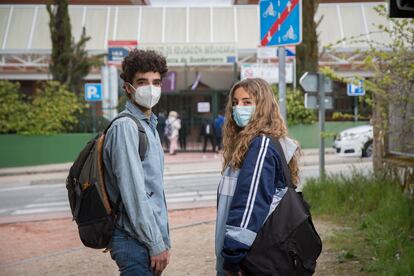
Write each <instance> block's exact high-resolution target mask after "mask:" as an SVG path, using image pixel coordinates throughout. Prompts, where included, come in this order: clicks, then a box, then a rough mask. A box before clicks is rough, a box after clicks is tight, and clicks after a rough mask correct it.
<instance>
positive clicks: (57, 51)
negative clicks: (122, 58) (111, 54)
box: [46, 0, 103, 94]
mask: <svg viewBox="0 0 414 276" xmlns="http://www.w3.org/2000/svg"><path fill="white" fill-rule="evenodd" d="M53 3H54V4H47V6H46V8H47V11H48V13H49V17H50V21H49V29H50V35H51V40H52V60H51V62H50V67H49V70H50V72H51V73H52V76H53V79H54V80H56V81H59V82H60V83H62V84H66V85H67V86H68V88H69V89H70V90H71V91H74V92H76V93H77V94H80V93H81V92H82V80H83V79H84V77H85V76H87V75H88V73H89V71H90V69H91V68H92V67H93V66H99V65H100V64H101V60H100V59H101V58H102V56H103V55H98V56H94V57H88V54H87V52H86V50H85V47H86V43H87V42H88V41H89V40H90V39H91V38H90V37H89V36H86V31H85V28H83V31H82V35H81V38H80V40H79V41H78V42H77V43H75V40H74V38H73V37H72V31H71V25H70V18H69V12H68V1H67V0H54V1H53Z"/></svg>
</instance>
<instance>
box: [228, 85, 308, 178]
mask: <svg viewBox="0 0 414 276" xmlns="http://www.w3.org/2000/svg"><path fill="white" fill-rule="evenodd" d="M240 87H242V88H243V89H244V90H246V92H248V93H249V95H250V97H252V98H253V101H254V102H255V105H256V110H255V112H254V114H253V115H252V118H251V119H250V122H249V123H248V124H247V126H246V127H245V128H240V127H239V126H238V125H237V124H236V122H235V121H234V119H233V116H232V112H233V96H234V92H235V91H236V90H237V89H238V88H240ZM225 116H226V120H225V123H224V127H223V145H224V151H223V157H224V160H223V171H224V169H225V168H226V167H227V166H231V167H232V168H234V169H239V168H240V167H241V166H242V164H243V161H244V158H245V156H246V153H247V150H248V148H249V144H250V142H251V141H252V139H253V138H254V137H256V136H258V135H266V136H269V137H274V138H277V139H279V138H282V137H287V135H288V131H287V127H286V125H285V123H284V121H283V118H282V116H281V114H280V109H279V104H278V103H277V101H276V98H275V96H274V94H273V90H272V88H271V87H270V85H269V84H268V83H267V82H266V81H265V80H263V79H259V78H251V79H245V80H242V81H239V82H237V83H236V84H235V85H234V86H233V87H232V89H231V90H230V94H229V97H228V101H227V105H226V110H225ZM297 144H298V143H297ZM299 155H300V150H297V151H296V152H295V154H294V156H293V157H292V159H291V160H290V162H289V164H288V165H289V169H290V174H291V178H292V182H293V183H292V184H293V185H296V184H297V183H298V182H299V167H298V158H299Z"/></svg>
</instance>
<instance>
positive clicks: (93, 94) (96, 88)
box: [85, 83, 103, 102]
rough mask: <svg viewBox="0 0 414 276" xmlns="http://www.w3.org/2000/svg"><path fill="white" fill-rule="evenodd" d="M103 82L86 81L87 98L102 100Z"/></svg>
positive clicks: (90, 100) (93, 100)
mask: <svg viewBox="0 0 414 276" xmlns="http://www.w3.org/2000/svg"><path fill="white" fill-rule="evenodd" d="M102 98H103V95H102V84H100V83H85V100H86V101H89V102H96V101H102Z"/></svg>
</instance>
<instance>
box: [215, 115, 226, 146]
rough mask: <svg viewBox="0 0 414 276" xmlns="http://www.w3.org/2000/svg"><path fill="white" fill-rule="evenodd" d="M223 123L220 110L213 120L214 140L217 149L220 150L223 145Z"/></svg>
mask: <svg viewBox="0 0 414 276" xmlns="http://www.w3.org/2000/svg"><path fill="white" fill-rule="evenodd" d="M223 124H224V116H223V112H222V111H220V112H219V114H218V115H217V117H216V119H215V120H214V136H215V140H216V141H215V142H216V146H217V151H220V150H221V149H222V147H223V129H222V128H223Z"/></svg>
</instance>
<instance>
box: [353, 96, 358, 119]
mask: <svg viewBox="0 0 414 276" xmlns="http://www.w3.org/2000/svg"><path fill="white" fill-rule="evenodd" d="M354 120H355V122H358V97H354Z"/></svg>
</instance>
